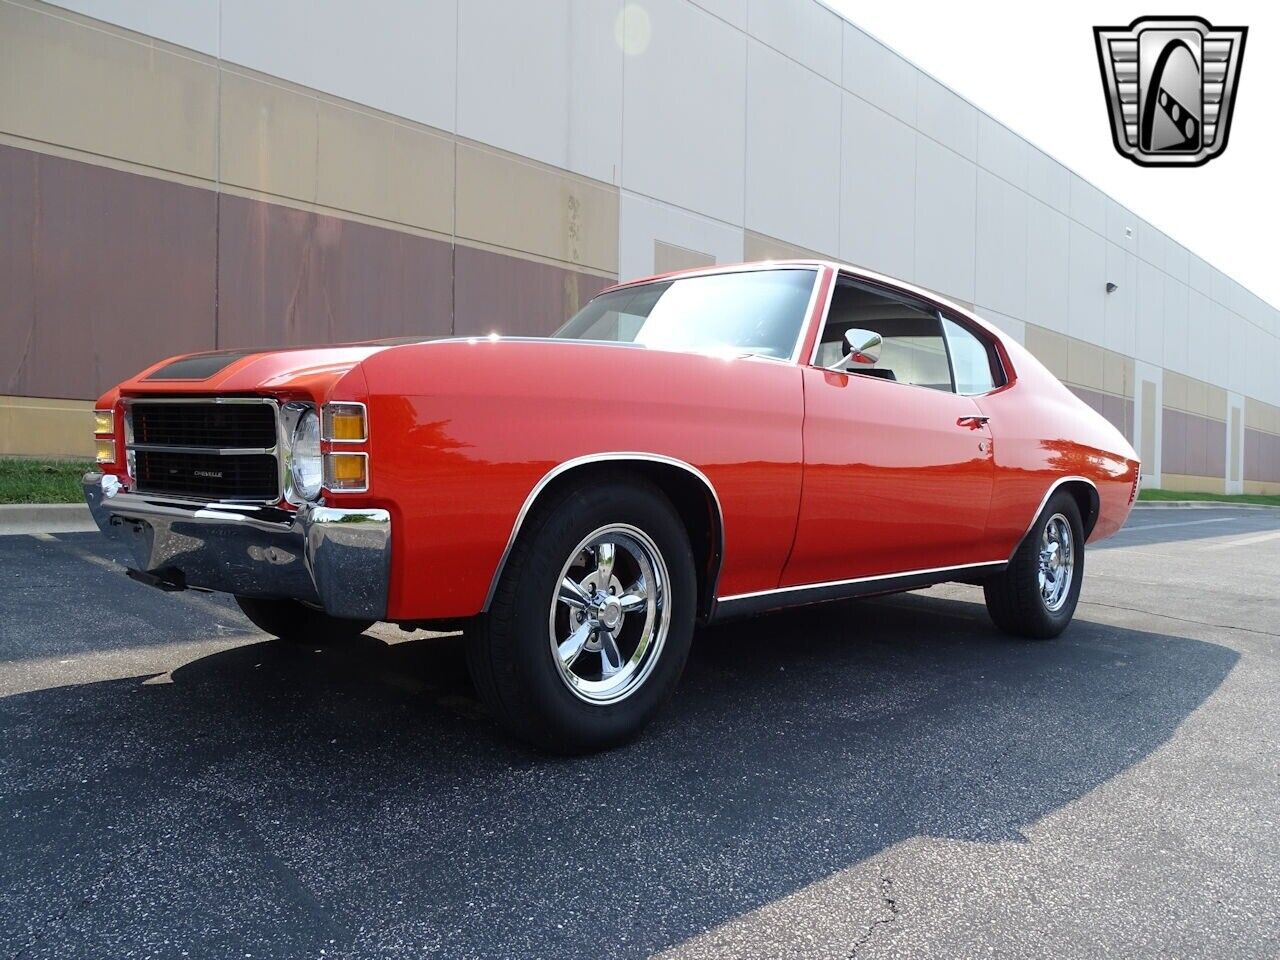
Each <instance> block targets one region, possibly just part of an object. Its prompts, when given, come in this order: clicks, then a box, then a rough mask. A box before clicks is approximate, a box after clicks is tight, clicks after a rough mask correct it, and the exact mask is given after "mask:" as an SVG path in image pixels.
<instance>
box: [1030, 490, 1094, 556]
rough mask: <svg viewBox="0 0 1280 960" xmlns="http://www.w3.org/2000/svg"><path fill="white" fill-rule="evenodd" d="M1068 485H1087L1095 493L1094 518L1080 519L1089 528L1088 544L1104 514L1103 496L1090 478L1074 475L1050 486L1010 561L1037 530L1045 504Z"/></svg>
mask: <svg viewBox="0 0 1280 960" xmlns="http://www.w3.org/2000/svg"><path fill="white" fill-rule="evenodd" d="M1068 483H1083V484H1086V485H1087V486H1088V487H1089V489H1091V490H1092V491H1093V512H1094V516H1092V517H1081V518H1080V519H1081V522H1082V523H1084V524H1086V525H1087V526H1088V529H1087V530H1086V531H1085V534H1084V540H1085V542H1086V543H1087V542H1088V540H1089V537H1090V535H1091V534H1092V533H1093V528H1094V527H1095V526H1097V523H1098V515H1100V514H1101V512H1102V496H1101V494H1099V492H1098V485H1097V484H1096V483H1094V482H1093V481H1092V480H1090V479H1089V478H1088V477H1080V476H1074V475H1073V476H1069V477H1058V479H1056V480H1054V481H1053V483H1051V484H1049V489H1048V490H1046V491H1045V494H1044V496H1043V497H1041V498H1040V503H1039V504H1037V506H1036V509H1035V512H1034V513H1032V514H1031V520H1030V522H1028V523H1027V529H1026V532H1024V533H1023V534H1022V536H1020V537H1019V538H1018V542H1017V543H1015V544H1014V545H1013V550H1012V551H1011V552H1010V553H1009V560H1010V561H1012V560H1013V556H1014V554H1016V553H1017V552H1018V550H1019V548H1021V546H1022V545H1023V544H1024V543H1026V542H1027V537H1029V536H1031V533H1032V531H1033V530H1035V528H1036V521H1037V520H1039V519H1040V514H1042V513H1044V508H1045V504H1047V503H1048V502H1049V498H1050V497H1052V496H1053V495H1054V494H1055V493H1057V492H1058V489H1059V488H1060V487H1062V486H1064V485H1065V484H1068Z"/></svg>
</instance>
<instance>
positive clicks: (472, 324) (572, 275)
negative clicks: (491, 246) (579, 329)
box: [454, 246, 613, 336]
mask: <svg viewBox="0 0 1280 960" xmlns="http://www.w3.org/2000/svg"><path fill="white" fill-rule="evenodd" d="M612 283H613V281H612V280H607V279H604V278H602V277H595V276H591V275H590V274H585V273H578V272H577V271H575V270H567V269H564V268H562V267H555V266H551V265H550V264H545V263H535V262H533V261H531V260H520V259H517V258H515V257H509V256H506V255H505V254H501V253H494V252H492V251H489V250H479V249H476V248H474V247H464V246H459V247H457V249H456V252H455V261H454V291H455V296H456V303H455V306H456V319H455V323H454V332H455V333H457V334H459V335H461V336H482V335H484V334H488V333H490V332H495V331H496V332H498V333H507V334H523V335H526V336H542V335H545V334H548V333H551V332H552V331H553V330H555V329H556V327H558V326H560V324H562V323H564V321H565V320H567V319H568V318H569V317H570V316H572V315H573V314H574V313H576V312H577V311H578V309H579V308H580V307H581V306H582V305H583V304H585V303H586V302H587V301H588V300H590V299H591V298H592V297H594V296H595V295H596V294H597V293H599V292H600V291H601V290H603V289H604V288H605V287H607V286H610V285H611V284H612Z"/></svg>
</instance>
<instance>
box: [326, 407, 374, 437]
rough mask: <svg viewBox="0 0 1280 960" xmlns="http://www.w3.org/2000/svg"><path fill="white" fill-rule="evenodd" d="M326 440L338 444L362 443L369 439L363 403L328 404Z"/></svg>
mask: <svg viewBox="0 0 1280 960" xmlns="http://www.w3.org/2000/svg"><path fill="white" fill-rule="evenodd" d="M324 438H325V439H326V440H331V441H334V442H337V443H360V442H361V441H363V440H367V439H369V427H368V424H367V423H366V422H365V412H364V404H363V403H327V404H325V407H324Z"/></svg>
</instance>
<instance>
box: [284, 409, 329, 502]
mask: <svg viewBox="0 0 1280 960" xmlns="http://www.w3.org/2000/svg"><path fill="white" fill-rule="evenodd" d="M289 472H290V473H291V474H292V476H293V491H294V493H296V494H297V495H298V496H300V497H302V498H303V499H304V500H314V499H315V498H316V497H318V496H320V484H321V483H322V482H323V480H324V462H323V460H322V459H321V457H320V417H319V416H317V415H316V412H315V411H314V410H308V411H307V412H306V413H304V414H303V415H302V416H301V417H299V418H298V422H297V423H296V424H295V425H294V427H293V437H292V438H291V439H290V441H289Z"/></svg>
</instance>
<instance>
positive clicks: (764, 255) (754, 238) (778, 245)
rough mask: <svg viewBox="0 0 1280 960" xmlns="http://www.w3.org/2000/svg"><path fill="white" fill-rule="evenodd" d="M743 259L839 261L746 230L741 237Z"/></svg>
mask: <svg viewBox="0 0 1280 960" xmlns="http://www.w3.org/2000/svg"><path fill="white" fill-rule="evenodd" d="M742 248H743V257H744V258H745V259H746V260H748V261H750V260H839V259H840V258H839V257H831V256H828V255H826V254H822V253H818V252H817V251H815V250H809V249H807V248H805V247H798V246H796V245H795V244H794V243H787V242H786V241H785V240H779V239H777V238H776V237H770V236H768V235H766V234H763V233H756V232H755V231H754V230H748V231H746V232H745V233H744V234H743V237H742Z"/></svg>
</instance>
